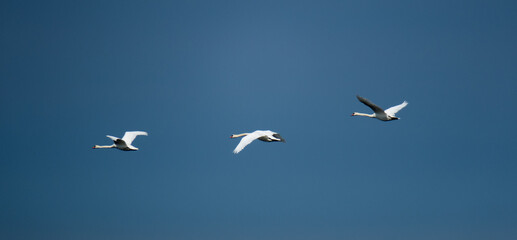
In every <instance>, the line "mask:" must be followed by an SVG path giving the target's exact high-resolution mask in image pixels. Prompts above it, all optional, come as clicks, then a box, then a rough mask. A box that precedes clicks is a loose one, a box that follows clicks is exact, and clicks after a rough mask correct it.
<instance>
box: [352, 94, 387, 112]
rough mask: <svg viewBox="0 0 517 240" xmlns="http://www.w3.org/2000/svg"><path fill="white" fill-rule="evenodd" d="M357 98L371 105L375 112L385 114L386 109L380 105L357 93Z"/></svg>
mask: <svg viewBox="0 0 517 240" xmlns="http://www.w3.org/2000/svg"><path fill="white" fill-rule="evenodd" d="M357 99H359V101H360V102H362V103H364V105H366V106H368V107H370V108H371V109H372V110H373V112H375V113H377V114H384V110H382V108H380V107H379V106H377V105H375V104H373V103H372V102H370V100H368V99H366V98H364V97H361V96H359V95H357Z"/></svg>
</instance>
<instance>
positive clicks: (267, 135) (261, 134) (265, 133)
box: [230, 130, 285, 154]
mask: <svg viewBox="0 0 517 240" xmlns="http://www.w3.org/2000/svg"><path fill="white" fill-rule="evenodd" d="M238 137H243V138H242V139H241V141H240V142H239V144H238V145H237V147H236V148H235V149H234V150H233V153H235V154H237V153H239V152H240V151H242V149H244V147H246V146H247V145H248V144H250V143H251V142H253V141H254V140H255V139H258V140H260V141H264V142H285V139H283V138H282V136H280V134H278V133H276V132H273V131H269V130H257V131H255V132H252V133H241V134H233V135H232V136H230V138H238Z"/></svg>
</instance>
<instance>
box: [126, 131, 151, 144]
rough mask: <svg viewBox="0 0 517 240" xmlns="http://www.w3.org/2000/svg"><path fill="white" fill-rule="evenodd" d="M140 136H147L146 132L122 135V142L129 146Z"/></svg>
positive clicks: (132, 132) (131, 132)
mask: <svg viewBox="0 0 517 240" xmlns="http://www.w3.org/2000/svg"><path fill="white" fill-rule="evenodd" d="M140 135H144V136H147V133H146V132H142V131H130V132H126V133H125V134H124V136H123V137H122V140H124V142H126V144H127V145H131V143H132V142H133V140H135V138H136V136H140Z"/></svg>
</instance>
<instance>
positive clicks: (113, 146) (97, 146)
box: [93, 144, 116, 149]
mask: <svg viewBox="0 0 517 240" xmlns="http://www.w3.org/2000/svg"><path fill="white" fill-rule="evenodd" d="M115 147H116V146H115V144H113V145H109V146H100V145H95V146H93V148H94V149H95V148H115Z"/></svg>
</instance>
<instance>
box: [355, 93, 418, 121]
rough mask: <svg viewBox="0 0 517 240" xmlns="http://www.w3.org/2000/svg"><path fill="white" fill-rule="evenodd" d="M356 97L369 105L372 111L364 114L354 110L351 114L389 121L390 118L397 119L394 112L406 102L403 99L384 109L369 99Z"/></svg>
mask: <svg viewBox="0 0 517 240" xmlns="http://www.w3.org/2000/svg"><path fill="white" fill-rule="evenodd" d="M357 99H359V101H360V102H362V103H364V105H366V106H368V107H370V108H371V109H372V110H373V112H374V113H372V114H366V113H358V112H354V113H352V116H365V117H371V118H377V119H379V120H382V121H391V120H397V119H399V118H398V117H395V114H396V113H397V112H398V111H400V110H401V109H402V108H404V107H405V106H406V105H407V104H408V103H407V102H406V101H404V102H403V103H401V104H399V105H397V106H393V107H390V108H388V109H386V110H383V109H382V108H380V107H379V106H377V105H375V104H373V103H372V102H370V100H368V99H366V98H363V97H361V96H359V95H358V96H357Z"/></svg>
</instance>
